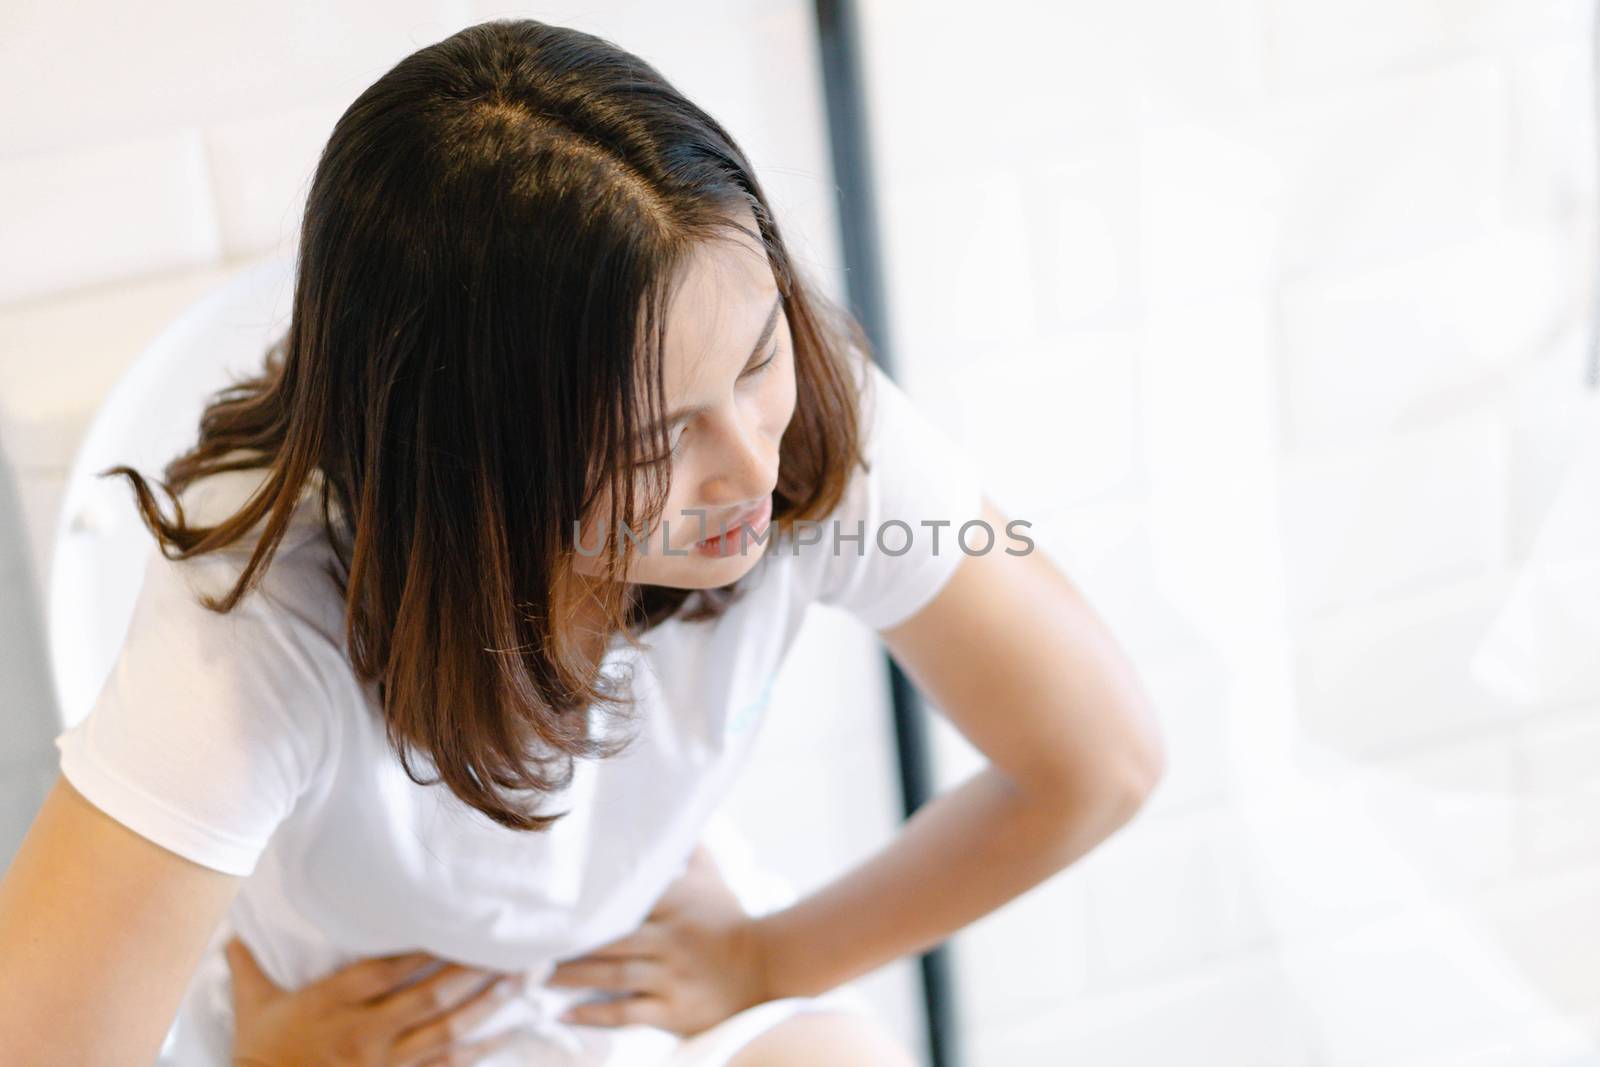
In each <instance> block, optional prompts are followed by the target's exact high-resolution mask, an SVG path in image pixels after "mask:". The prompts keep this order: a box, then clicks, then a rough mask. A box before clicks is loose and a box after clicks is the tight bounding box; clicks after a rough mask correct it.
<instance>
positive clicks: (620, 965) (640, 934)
mask: <svg viewBox="0 0 1600 1067" xmlns="http://www.w3.org/2000/svg"><path fill="white" fill-rule="evenodd" d="M545 984H546V985H553V986H582V987H586V988H595V989H604V990H607V991H609V992H611V993H613V994H614V995H616V996H618V997H620V998H621V999H618V1000H611V1001H595V1002H590V1003H583V1004H575V1005H573V1007H572V1008H570V1009H569V1010H568V1011H567V1012H566V1013H565V1014H564V1015H562V1016H561V1018H562V1019H563V1020H565V1021H568V1022H575V1023H581V1024H584V1025H589V1026H628V1025H632V1024H636V1023H642V1024H645V1025H648V1026H656V1027H660V1028H661V1029H663V1030H671V1031H673V1032H674V1033H677V1034H679V1035H680V1036H684V1037H688V1036H690V1035H692V1034H696V1033H699V1032H700V1031H702V1030H705V1029H708V1028H710V1027H712V1026H715V1025H716V1024H717V1023H719V1022H721V1021H722V1020H724V1019H726V1018H728V1017H729V1016H731V1015H734V1014H737V1013H738V1012H740V1011H743V1010H744V1009H745V1008H748V1007H750V1006H752V1005H754V1004H759V1003H761V1002H762V1001H764V1000H767V999H768V997H767V993H766V967H765V962H764V956H763V954H762V950H761V943H760V941H759V940H758V938H757V937H756V936H755V927H754V925H753V922H752V920H751V918H750V917H749V916H748V915H746V914H745V911H744V908H743V907H742V906H741V905H740V904H739V900H738V898H737V897H736V896H734V894H733V891H732V890H731V889H729V888H728V886H727V884H726V883H725V882H723V880H722V875H721V873H720V872H719V871H718V870H717V868H716V864H715V863H714V862H713V861H712V859H711V856H710V854H709V853H707V852H706V851H705V849H704V847H703V846H696V848H695V850H694V852H693V854H691V855H690V857H689V863H688V866H687V868H686V869H685V870H684V873H683V874H682V875H680V876H679V877H678V879H677V881H675V882H673V883H672V885H670V886H668V887H667V890H666V892H664V893H662V895H661V898H660V899H659V900H657V901H656V905H655V909H654V910H653V911H651V913H650V915H649V917H648V918H646V919H645V921H644V923H643V924H642V925H641V926H640V927H639V929H637V930H635V931H634V932H633V933H631V934H629V935H627V936H626V937H623V938H621V939H619V940H616V941H613V942H611V943H610V944H606V945H602V946H600V947H599V948H597V949H595V950H594V951H593V952H591V953H589V954H588V955H585V956H580V957H577V958H576V959H571V960H566V961H564V962H562V963H561V964H559V965H558V966H557V967H556V968H555V969H554V970H553V971H552V972H551V973H550V977H549V978H548V979H547V980H546V982H545Z"/></svg>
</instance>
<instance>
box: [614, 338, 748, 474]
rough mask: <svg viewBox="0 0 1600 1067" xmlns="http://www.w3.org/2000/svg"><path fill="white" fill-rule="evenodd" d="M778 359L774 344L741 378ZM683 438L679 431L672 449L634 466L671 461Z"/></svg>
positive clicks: (657, 464) (680, 448) (648, 465)
mask: <svg viewBox="0 0 1600 1067" xmlns="http://www.w3.org/2000/svg"><path fill="white" fill-rule="evenodd" d="M777 359H778V346H777V345H773V346H772V351H771V352H769V353H767V358H766V359H764V360H762V361H761V362H760V363H757V364H756V365H755V366H753V367H747V368H746V369H745V371H744V373H743V374H741V375H739V377H741V378H753V377H755V376H756V375H758V374H761V373H762V372H764V371H765V370H766V369H767V368H768V367H770V366H772V364H773V363H775V362H777ZM683 438H684V435H683V434H682V433H679V434H678V436H677V438H676V440H674V441H673V444H672V448H671V450H670V451H668V452H666V453H665V454H663V455H660V456H656V457H655V458H653V459H644V460H640V461H639V462H638V463H636V464H634V466H636V467H651V466H660V465H661V464H664V463H671V462H672V460H673V459H674V458H675V457H676V456H677V454H678V453H679V451H681V450H682V447H683Z"/></svg>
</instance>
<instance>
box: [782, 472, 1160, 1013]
mask: <svg viewBox="0 0 1600 1067" xmlns="http://www.w3.org/2000/svg"><path fill="white" fill-rule="evenodd" d="M983 518H984V520H985V521H987V522H988V523H989V524H990V525H991V526H992V527H994V529H995V533H996V541H995V546H994V548H993V549H991V551H990V552H988V553H986V554H984V555H981V556H968V557H966V558H964V559H963V560H962V562H961V564H960V565H959V567H958V568H957V569H956V571H955V573H954V574H953V575H952V576H951V578H950V580H949V582H948V583H946V585H945V587H944V588H943V589H941V590H940V591H939V593H938V595H936V596H935V597H934V598H933V600H932V601H930V602H929V603H928V604H927V605H926V606H925V607H924V608H923V609H922V610H920V611H919V612H917V613H916V614H915V615H914V616H912V617H911V618H910V619H908V620H906V621H905V622H903V623H901V624H899V625H897V626H895V627H894V628H892V629H890V630H886V631H884V632H883V633H882V635H881V636H882V637H883V640H884V642H885V643H886V644H887V645H888V647H889V650H890V653H891V654H892V655H893V656H894V658H895V660H896V662H897V663H899V664H900V665H901V667H902V668H903V669H904V670H905V672H906V674H907V675H908V676H909V677H910V678H911V680H912V681H913V683H915V684H916V686H917V687H918V688H919V689H920V690H922V691H923V692H924V693H926V694H928V695H929V696H930V697H931V698H932V700H933V701H934V702H935V703H936V704H937V705H938V706H939V707H940V708H941V709H942V710H943V711H944V712H945V714H946V715H947V716H948V717H949V719H950V720H951V721H952V723H953V724H954V725H955V726H956V727H957V729H959V730H960V731H961V732H962V734H963V735H964V736H965V737H966V738H967V739H968V740H969V741H971V742H972V743H973V744H974V745H975V746H976V747H977V748H978V749H979V750H980V751H982V752H983V753H984V754H985V755H986V756H987V757H988V759H989V761H990V766H988V767H987V768H985V769H984V770H982V771H980V772H979V773H977V774H975V775H973V776H972V777H970V778H969V779H967V781H966V782H964V783H963V784H962V785H960V786H959V787H957V788H955V789H952V790H949V791H947V792H945V793H943V794H941V795H939V796H938V797H935V798H934V799H932V800H931V801H929V802H928V803H927V804H925V805H924V806H923V807H921V808H920V809H918V810H917V811H916V812H915V813H914V814H913V815H912V817H911V818H910V819H909V820H908V821H907V823H906V825H905V826H904V828H903V829H902V831H901V832H900V834H899V835H897V836H896V838H895V839H894V840H893V841H892V842H891V843H890V844H889V845H888V846H887V847H886V848H884V849H883V850H881V851H879V852H878V853H877V854H876V855H874V856H873V857H872V858H871V859H870V860H868V861H867V862H866V863H864V864H862V865H861V866H859V867H857V868H855V869H854V870H852V871H849V872H847V873H846V874H845V875H843V876H841V877H840V878H838V879H836V880H835V881H833V882H832V883H830V884H829V885H827V886H824V887H823V888H822V889H820V890H818V891H817V892H815V893H813V894H811V895H809V896H807V897H805V898H803V899H801V900H799V901H796V902H795V903H794V904H792V905H790V906H789V907H787V908H785V909H783V910H781V911H777V912H774V913H771V914H769V915H765V916H762V917H760V918H758V919H757V920H756V921H755V923H754V932H755V936H756V938H757V941H758V943H759V944H760V945H761V946H762V955H763V957H764V958H765V960H766V961H767V962H766V967H767V980H766V985H767V987H768V988H767V993H768V999H773V998H777V997H783V996H794V995H805V994H816V993H820V992H823V991H825V990H827V989H831V988H833V987H834V986H837V985H840V984H842V983H844V982H847V981H849V980H851V979H853V978H855V977H857V976H859V975H861V974H865V973H866V972H868V971H872V970H875V969H877V968H878V967H880V966H882V965H884V964H886V963H889V962H891V961H893V960H895V959H898V958H899V957H901V956H904V955H907V954H910V953H916V952H924V951H926V950H928V949H929V948H931V947H933V946H934V945H937V944H938V943H940V942H941V941H944V940H945V939H946V938H948V937H949V936H950V935H951V934H953V933H954V932H956V931H957V930H959V929H961V928H962V927H964V926H966V925H968V924H970V923H972V922H974V921H975V920H977V919H979V918H981V917H983V916H984V915H986V914H988V913H989V912H991V911H993V910H994V909H996V908H998V907H1000V906H1001V905H1002V904H1005V903H1007V902H1008V901H1010V900H1011V899H1013V898H1014V897H1016V896H1018V895H1020V894H1022V893H1024V892H1026V891H1027V890H1029V889H1031V888H1032V887H1034V886H1036V885H1038V884H1039V883H1040V882H1042V881H1044V880H1045V879H1046V878H1049V877H1050V876H1051V875H1053V874H1055V873H1057V872H1058V871H1060V870H1061V869H1062V868H1064V867H1066V866H1067V865H1068V864H1070V863H1072V862H1074V861H1075V860H1077V859H1078V858H1079V857H1081V856H1083V855H1084V854H1085V853H1087V852H1088V851H1089V850H1090V849H1092V848H1094V846H1095V845H1097V844H1099V843H1100V842H1101V841H1103V840H1104V839H1105V838H1107V837H1108V836H1110V835H1111V834H1112V833H1113V832H1115V831H1116V830H1117V829H1118V828H1119V827H1121V826H1122V825H1123V824H1125V823H1126V822H1127V821H1128V820H1129V819H1131V818H1132V817H1133V815H1134V814H1135V813H1136V812H1137V810H1138V809H1139V807H1140V806H1141V805H1142V804H1143V803H1144V799H1145V798H1146V797H1147V796H1148V795H1149V793H1150V791H1151V790H1152V788H1153V787H1154V784H1155V782H1156V781H1157V780H1158V778H1159V777H1160V774H1161V770H1162V764H1163V756H1162V754H1161V751H1162V750H1161V743H1160V739H1159V737H1158V735H1157V733H1156V731H1155V728H1154V726H1153V725H1152V721H1151V718H1150V715H1149V709H1148V700H1147V698H1146V696H1145V694H1144V691H1143V689H1142V688H1141V687H1140V685H1139V683H1138V681H1137V679H1136V677H1135V675H1134V673H1133V670H1132V668H1131V666H1130V665H1129V663H1128V662H1127V660H1126V658H1125V657H1124V656H1123V654H1122V652H1121V651H1120V649H1119V648H1118V647H1117V645H1116V643H1115V641H1114V640H1113V639H1112V637H1111V635H1110V633H1109V632H1108V631H1107V630H1106V628H1105V626H1104V624H1103V623H1102V622H1101V621H1100V619H1099V617H1098V616H1097V615H1096V614H1095V613H1094V611H1093V610H1092V609H1091V608H1090V607H1089V606H1088V604H1087V603H1086V602H1085V601H1084V599H1083V597H1082V596H1081V595H1080V594H1079V593H1078V591H1077V590H1076V589H1075V588H1074V587H1073V585H1072V584H1071V583H1070V582H1069V581H1068V580H1067V578H1066V577H1065V576H1064V575H1063V574H1062V573H1061V572H1060V571H1059V570H1058V569H1057V568H1056V567H1055V566H1054V565H1052V564H1051V563H1050V561H1049V560H1048V559H1047V558H1046V557H1045V556H1044V554H1043V553H1041V552H1038V551H1034V552H1031V553H1029V554H1028V555H1024V556H1012V555H1008V554H1006V552H1005V551H1004V549H1005V547H1006V546H1007V545H1008V544H1010V542H1009V541H1008V539H1007V538H1006V537H1005V528H1006V521H1007V520H1006V517H1005V516H1003V515H1002V514H1001V513H1000V512H999V511H998V509H996V508H995V507H994V506H993V504H991V503H990V502H989V501H988V500H987V499H986V500H985V501H984V510H983Z"/></svg>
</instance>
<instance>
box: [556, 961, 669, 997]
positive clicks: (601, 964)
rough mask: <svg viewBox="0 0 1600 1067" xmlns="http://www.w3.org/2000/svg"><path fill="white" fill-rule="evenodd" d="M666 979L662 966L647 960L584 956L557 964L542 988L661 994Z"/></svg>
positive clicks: (665, 969)
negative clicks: (578, 987)
mask: <svg viewBox="0 0 1600 1067" xmlns="http://www.w3.org/2000/svg"><path fill="white" fill-rule="evenodd" d="M667 978H668V975H667V968H666V965H665V964H663V963H662V962H661V961H660V960H659V959H655V958H653V957H650V956H623V957H618V958H615V959H605V958H597V957H592V956H585V957H582V958H580V959H575V960H568V961H567V962H565V963H562V964H559V965H558V966H557V967H556V968H555V970H553V971H551V972H550V976H549V977H548V978H546V979H545V981H544V984H545V985H560V986H585V987H589V988H594V989H606V990H610V991H611V992H614V993H661V992H663V991H664V990H665V989H666V985H667Z"/></svg>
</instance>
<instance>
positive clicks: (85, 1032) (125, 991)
mask: <svg viewBox="0 0 1600 1067" xmlns="http://www.w3.org/2000/svg"><path fill="white" fill-rule="evenodd" d="M239 882H240V879H239V878H237V877H235V876H233V875H229V874H223V873H221V872H219V871H214V870H212V869H210V868H209V867H203V866H201V865H199V864H197V863H193V862H191V861H190V860H187V859H184V858H183V857H181V856H179V855H177V854H176V853H173V852H169V851H167V850H166V849H164V848H162V847H160V846H159V845H156V844H154V843H152V842H150V841H148V840H146V839H145V838H143V837H141V836H139V835H138V834H136V833H134V832H133V831H132V830H130V829H128V828H127V827H125V826H123V825H122V824H121V823H119V822H117V821H116V820H115V819H112V818H111V817H110V816H108V815H106V814H105V813H104V812H102V811H100V809H98V808H96V807H95V806H94V805H92V804H90V803H89V802H88V801H87V800H85V799H84V797H83V796H82V795H81V794H80V793H78V791H77V790H76V789H74V788H72V786H71V784H70V783H68V782H67V780H66V779H65V778H63V777H59V776H58V777H57V779H56V782H55V785H54V786H53V787H52V788H51V790H50V792H49V794H48V795H47V796H46V797H45V801H44V805H43V807H42V808H41V809H40V810H39V813H38V815H37V816H36V817H35V819H34V821H33V825H32V827H31V828H30V829H29V830H28V834H27V836H26V837H25V838H23V841H22V847H21V848H20V849H19V850H18V852H17V855H16V857H15V859H14V860H13V861H12V864H11V866H10V868H9V869H8V870H7V871H6V872H5V877H4V878H3V879H0V1033H3V1034H5V1035H6V1046H7V1047H6V1053H7V1055H9V1056H14V1057H15V1058H16V1062H17V1063H27V1064H30V1065H33V1067H58V1065H59V1067H68V1065H77V1064H84V1063H93V1064H98V1065H104V1067H122V1065H124V1064H126V1065H127V1067H148V1064H150V1063H152V1062H154V1061H155V1058H156V1055H157V1054H158V1053H159V1051H160V1049H161V1042H162V1039H163V1038H164V1037H165V1036H166V1032H167V1029H168V1027H169V1026H170V1025H171V1022H172V1018H173V1016H174V1015H175V1014H176V1012H177V1010H178V1004H179V1001H180V1000H181V998H182V996H183V991H184V988H185V987H186V986H187V984H188V982H189V979H190V977H191V976H192V975H193V974H194V971H195V968H196V967H197V966H199V963H200V958H201V956H202V954H203V953H204V951H205V947H206V943H207V942H208V941H209V939H210V937H211V934H212V931H213V930H215V929H216V926H217V923H219V922H220V921H221V920H222V917H223V915H224V914H225V913H226V912H227V910H228V905H229V904H230V903H231V902H232V900H233V897H234V894H235V893H237V891H238V886H239Z"/></svg>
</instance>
